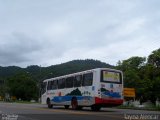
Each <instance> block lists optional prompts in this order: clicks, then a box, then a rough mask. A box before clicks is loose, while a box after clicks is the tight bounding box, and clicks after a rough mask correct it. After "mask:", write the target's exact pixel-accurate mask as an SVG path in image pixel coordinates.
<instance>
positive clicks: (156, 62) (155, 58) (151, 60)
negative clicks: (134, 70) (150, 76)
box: [148, 48, 160, 68]
mask: <svg viewBox="0 0 160 120" xmlns="http://www.w3.org/2000/svg"><path fill="white" fill-rule="evenodd" d="M148 64H151V65H153V66H155V67H157V68H160V48H159V49H157V50H155V51H153V52H152V53H151V55H149V57H148Z"/></svg>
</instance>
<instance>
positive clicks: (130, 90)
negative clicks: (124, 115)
mask: <svg viewBox="0 0 160 120" xmlns="http://www.w3.org/2000/svg"><path fill="white" fill-rule="evenodd" d="M123 95H124V97H135V96H136V94H135V88H124V90H123Z"/></svg>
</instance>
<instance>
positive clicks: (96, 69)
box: [43, 68, 122, 82]
mask: <svg viewBox="0 0 160 120" xmlns="http://www.w3.org/2000/svg"><path fill="white" fill-rule="evenodd" d="M98 70H113V71H117V72H122V71H120V70H116V69H111V68H95V69H90V70H85V71H80V72H75V73H72V74H66V75H62V76H58V77H54V78H49V79H45V80H44V81H43V82H46V81H51V80H54V79H61V78H64V77H69V76H73V75H75V74H76V75H78V74H82V73H87V72H93V71H98Z"/></svg>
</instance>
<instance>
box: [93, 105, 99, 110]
mask: <svg viewBox="0 0 160 120" xmlns="http://www.w3.org/2000/svg"><path fill="white" fill-rule="evenodd" d="M100 109H101V107H100V106H98V105H92V106H91V110H93V111H99V110H100Z"/></svg>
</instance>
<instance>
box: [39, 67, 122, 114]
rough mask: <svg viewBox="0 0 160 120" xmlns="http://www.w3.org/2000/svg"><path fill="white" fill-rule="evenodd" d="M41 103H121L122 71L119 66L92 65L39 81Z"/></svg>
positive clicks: (78, 106) (74, 105) (79, 105)
mask: <svg viewBox="0 0 160 120" xmlns="http://www.w3.org/2000/svg"><path fill="white" fill-rule="evenodd" d="M42 86H43V87H42V95H41V102H42V104H47V105H48V108H52V107H53V106H54V105H63V106H64V107H65V108H66V109H68V108H69V106H71V107H72V109H82V107H91V109H92V110H94V111H97V110H100V108H101V107H108V106H118V105H121V104H122V103H123V74H122V72H121V71H119V70H115V69H109V68H96V69H91V70H86V71H82V72H77V73H73V74H68V75H64V76H60V77H55V78H50V79H46V80H44V81H43V85H42Z"/></svg>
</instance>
